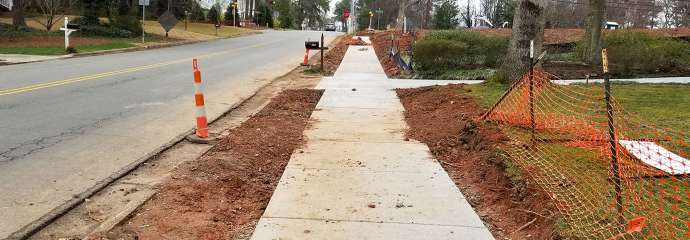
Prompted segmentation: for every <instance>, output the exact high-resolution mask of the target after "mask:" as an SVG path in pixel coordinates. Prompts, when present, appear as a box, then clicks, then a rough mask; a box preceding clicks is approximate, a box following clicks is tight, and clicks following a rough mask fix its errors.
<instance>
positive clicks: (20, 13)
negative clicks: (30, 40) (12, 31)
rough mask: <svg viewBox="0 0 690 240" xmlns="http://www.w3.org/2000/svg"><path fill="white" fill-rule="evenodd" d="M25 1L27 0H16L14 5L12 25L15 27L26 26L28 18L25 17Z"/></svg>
mask: <svg viewBox="0 0 690 240" xmlns="http://www.w3.org/2000/svg"><path fill="white" fill-rule="evenodd" d="M24 1H25V0H14V2H13V4H12V5H13V7H12V25H14V27H15V28H18V27H23V26H26V20H25V19H24Z"/></svg>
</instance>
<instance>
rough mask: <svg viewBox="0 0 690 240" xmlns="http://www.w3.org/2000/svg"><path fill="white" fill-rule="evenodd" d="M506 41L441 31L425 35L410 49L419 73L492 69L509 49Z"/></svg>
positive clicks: (466, 33)
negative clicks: (461, 69) (460, 69)
mask: <svg viewBox="0 0 690 240" xmlns="http://www.w3.org/2000/svg"><path fill="white" fill-rule="evenodd" d="M508 42H509V39H508V38H504V37H484V36H481V35H480V34H479V33H477V32H470V31H460V30H441V31H433V32H430V33H429V34H427V35H426V36H425V37H424V38H423V39H421V40H420V41H418V42H417V43H415V45H414V47H413V54H414V60H415V63H416V67H417V69H418V70H421V71H443V70H452V69H459V68H463V69H476V68H495V67H498V66H499V65H500V59H501V58H502V57H503V56H504V55H505V54H506V51H507V49H508Z"/></svg>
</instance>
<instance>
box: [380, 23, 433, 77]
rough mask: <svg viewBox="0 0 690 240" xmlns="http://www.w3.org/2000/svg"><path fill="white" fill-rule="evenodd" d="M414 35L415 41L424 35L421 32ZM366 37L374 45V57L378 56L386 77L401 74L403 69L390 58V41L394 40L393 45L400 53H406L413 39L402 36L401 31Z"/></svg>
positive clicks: (410, 36) (407, 35)
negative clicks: (415, 36)
mask: <svg viewBox="0 0 690 240" xmlns="http://www.w3.org/2000/svg"><path fill="white" fill-rule="evenodd" d="M416 34H417V39H419V38H421V37H422V36H423V35H424V33H423V32H417V33H416ZM367 35H369V38H370V39H371V42H372V45H374V50H375V51H376V56H378V58H379V62H381V65H382V66H383V70H384V71H385V72H386V75H387V76H388V77H389V78H393V77H396V76H399V75H401V74H402V73H403V69H402V68H400V67H398V65H397V64H395V62H393V60H392V59H391V57H390V49H391V46H392V44H393V43H392V42H391V39H392V38H394V39H395V40H394V42H395V45H396V46H398V49H399V50H400V51H403V52H408V50H409V49H410V46H411V45H412V43H413V39H414V37H413V36H412V35H411V34H402V31H386V32H376V33H369V34H367Z"/></svg>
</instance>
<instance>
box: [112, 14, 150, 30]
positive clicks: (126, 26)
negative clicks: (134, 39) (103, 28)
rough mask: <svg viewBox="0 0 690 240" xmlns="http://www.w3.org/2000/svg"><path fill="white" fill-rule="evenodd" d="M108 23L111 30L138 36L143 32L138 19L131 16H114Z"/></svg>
mask: <svg viewBox="0 0 690 240" xmlns="http://www.w3.org/2000/svg"><path fill="white" fill-rule="evenodd" d="M110 22H111V24H110V26H111V27H112V28H116V29H121V30H126V31H129V32H130V33H131V34H133V35H139V34H141V31H142V30H143V29H142V26H141V21H139V18H138V17H137V16H134V15H131V14H128V15H118V16H114V17H112V19H111V21H110Z"/></svg>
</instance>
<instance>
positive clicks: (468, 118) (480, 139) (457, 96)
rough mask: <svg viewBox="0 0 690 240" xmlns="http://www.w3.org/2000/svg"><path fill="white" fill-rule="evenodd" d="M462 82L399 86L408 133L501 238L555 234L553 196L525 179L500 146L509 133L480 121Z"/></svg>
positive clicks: (478, 111)
mask: <svg viewBox="0 0 690 240" xmlns="http://www.w3.org/2000/svg"><path fill="white" fill-rule="evenodd" d="M465 92H467V90H465V89H464V88H463V86H462V85H451V86H443V87H425V88H418V89H402V90H397V93H398V96H399V97H400V98H401V101H402V103H403V105H404V107H405V120H406V121H407V123H408V124H409V125H410V130H409V131H408V132H407V136H408V137H409V138H412V139H416V140H419V141H421V142H423V143H425V144H427V145H428V146H429V148H430V150H431V152H432V154H434V156H435V157H436V158H437V159H438V160H439V161H440V162H441V163H442V165H443V167H444V169H445V170H446V171H447V172H448V174H449V175H450V176H451V178H452V179H453V180H454V181H455V183H456V185H457V186H458V187H459V188H460V189H461V190H462V192H463V193H464V194H465V197H466V198H467V199H468V201H470V203H471V204H472V206H473V207H474V208H475V209H477V211H478V213H479V215H480V216H481V217H482V219H483V220H484V222H485V223H487V225H488V226H489V228H490V229H491V230H492V232H493V234H494V236H496V237H497V238H499V239H550V238H555V236H554V234H555V233H554V226H555V225H554V224H555V221H556V216H555V214H554V212H555V210H553V209H554V207H553V204H551V203H550V198H549V197H548V195H546V194H545V193H544V192H542V191H540V190H538V189H536V188H534V187H532V186H530V185H529V184H527V182H525V181H524V180H521V179H520V176H519V174H517V173H516V172H515V171H516V169H514V168H511V166H509V163H506V160H505V158H504V157H503V156H502V154H501V152H502V151H501V150H500V146H501V145H502V144H505V142H506V141H507V138H506V137H505V136H504V135H503V134H502V133H501V132H500V130H498V129H497V128H495V127H494V126H491V125H487V124H485V123H483V122H481V121H476V119H478V118H479V116H481V115H482V114H483V113H484V110H483V109H481V108H480V107H479V106H478V105H477V103H476V102H475V100H474V99H472V98H471V97H469V96H466V95H465V94H464V93H465Z"/></svg>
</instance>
